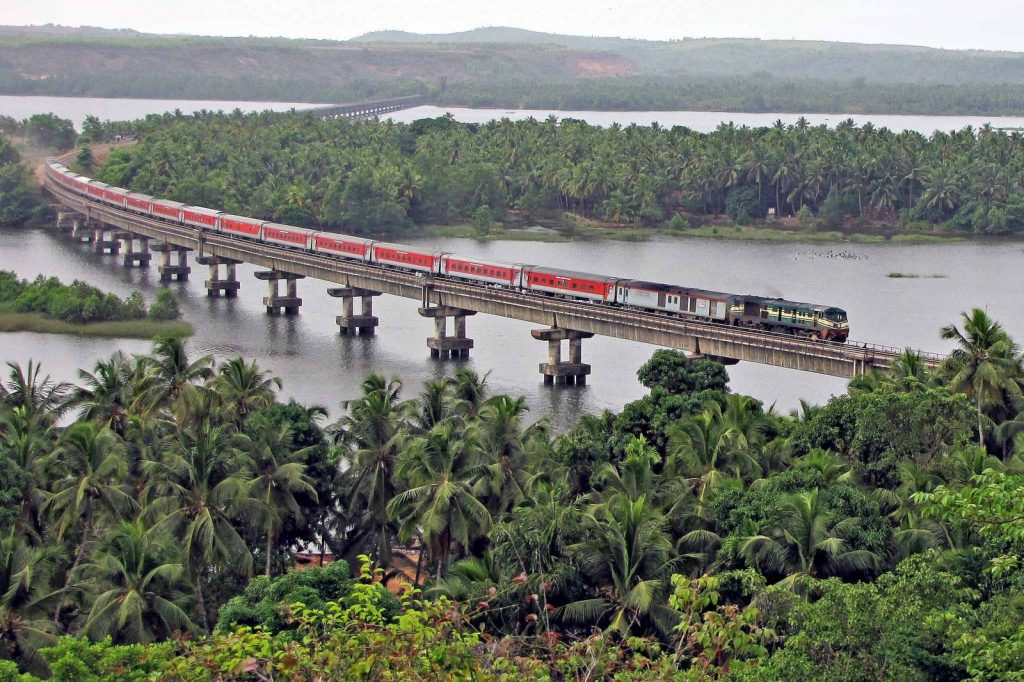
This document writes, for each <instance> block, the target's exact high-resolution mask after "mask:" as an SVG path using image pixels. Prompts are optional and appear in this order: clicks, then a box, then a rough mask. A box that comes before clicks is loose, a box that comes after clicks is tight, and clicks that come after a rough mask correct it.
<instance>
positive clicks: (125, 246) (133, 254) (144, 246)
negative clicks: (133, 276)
mask: <svg viewBox="0 0 1024 682" xmlns="http://www.w3.org/2000/svg"><path fill="white" fill-rule="evenodd" d="M114 236H115V237H116V238H118V239H120V240H121V244H122V254H121V262H122V263H124V266H125V267H126V268H131V267H135V266H138V267H140V268H148V267H149V261H150V260H152V259H153V254H151V253H150V252H149V237H146V236H145V235H141V234H134V233H132V232H115V233H114ZM135 240H138V241H139V250H138V251H136V250H135Z"/></svg>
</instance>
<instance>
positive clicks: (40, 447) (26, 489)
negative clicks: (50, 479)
mask: <svg viewBox="0 0 1024 682" xmlns="http://www.w3.org/2000/svg"><path fill="white" fill-rule="evenodd" d="M55 431H56V429H55V428H54V427H52V426H50V425H49V420H48V419H45V418H43V417H42V416H41V415H38V414H36V413H33V412H32V411H30V410H29V409H28V408H27V407H25V406H24V405H19V406H18V407H15V408H13V409H11V410H4V411H0V451H2V452H4V453H5V454H6V456H7V457H8V458H9V459H10V461H11V462H13V463H14V464H15V465H17V467H18V469H19V470H20V471H21V473H22V476H23V485H22V488H21V503H20V508H19V509H18V518H17V520H16V521H15V524H14V532H15V533H16V534H17V536H18V537H20V538H23V539H25V540H26V541H27V542H29V543H30V544H32V545H33V546H35V545H39V544H40V543H41V541H42V533H43V530H44V524H43V522H42V519H41V518H40V510H41V509H42V507H43V505H44V504H45V502H46V490H45V489H44V487H43V484H44V482H45V481H46V479H47V476H46V470H45V466H44V465H45V463H46V461H47V458H48V456H49V454H50V451H51V450H52V448H53V445H54V433H55Z"/></svg>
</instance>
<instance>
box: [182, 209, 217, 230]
mask: <svg viewBox="0 0 1024 682" xmlns="http://www.w3.org/2000/svg"><path fill="white" fill-rule="evenodd" d="M220 214H221V212H220V211H214V210H213V209H212V208H203V207H202V206H186V207H184V208H183V209H182V210H181V220H182V221H183V222H185V223H187V224H189V225H194V226H195V227H201V228H203V229H207V230H216V229H217V218H218V217H220Z"/></svg>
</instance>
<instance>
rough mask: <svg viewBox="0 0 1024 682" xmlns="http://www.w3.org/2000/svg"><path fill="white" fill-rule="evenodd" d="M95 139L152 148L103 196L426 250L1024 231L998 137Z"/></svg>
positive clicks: (470, 128) (404, 132)
mask: <svg viewBox="0 0 1024 682" xmlns="http://www.w3.org/2000/svg"><path fill="white" fill-rule="evenodd" d="M88 129H89V131H90V134H89V136H88V139H91V140H93V141H101V140H103V139H107V138H110V137H112V136H113V135H114V134H115V133H116V134H120V133H124V134H136V135H141V138H140V140H139V142H138V144H135V145H132V146H123V147H119V148H117V149H115V150H114V151H113V152H112V153H111V154H110V157H109V159H108V160H107V162H106V163H105V165H104V166H103V168H102V170H101V171H100V172H99V174H98V177H100V178H101V179H102V180H103V181H104V182H107V183H110V184H113V185H117V186H121V187H128V188H131V189H132V190H135V191H139V192H145V193H148V194H152V195H154V196H161V197H166V198H171V199H175V200H179V201H183V202H186V203H189V204H194V205H202V206H210V207H213V208H217V209H220V210H224V211H227V212H230V213H236V214H242V215H250V216H256V217H260V218H265V219H272V220H275V221H279V222H284V223H288V224H293V225H309V226H312V225H315V226H319V227H326V228H328V229H336V230H338V231H343V232H346V233H350V234H379V233H388V232H390V233H398V234H405V235H415V234H422V233H424V231H425V230H426V229H427V228H428V227H429V226H437V225H458V224H475V223H477V222H479V221H478V220H477V218H478V217H479V216H480V215H481V214H484V215H486V216H487V217H489V218H491V217H493V219H496V220H498V221H501V220H504V219H508V220H514V219H516V218H517V217H519V218H522V216H524V215H526V216H530V217H533V218H534V219H543V218H545V217H547V218H553V219H555V220H557V221H561V222H565V221H566V220H568V221H569V222H570V223H574V222H578V221H583V222H584V223H591V224H598V225H613V226H656V227H661V228H665V229H668V230H672V231H683V232H684V233H685V230H687V229H691V228H700V227H702V226H723V227H724V226H727V225H730V226H731V225H748V224H757V225H763V226H766V227H769V228H772V227H774V228H779V229H785V230H794V231H798V232H800V231H802V232H804V233H815V232H816V231H827V230H833V231H836V230H837V231H840V232H843V233H850V232H858V231H869V232H870V231H871V230H882V231H884V232H885V233H886V234H887V235H888V236H890V237H891V236H893V233H895V234H896V235H901V236H905V235H910V236H913V235H940V236H941V235H947V236H949V235H963V234H983V235H1000V234H1020V233H1021V232H1024V199H1022V197H1024V194H1022V191H1021V190H1022V187H1021V178H1022V177H1024V137H1022V136H1021V134H1020V132H1018V131H1012V132H1006V131H999V130H996V129H994V128H991V127H990V126H986V127H984V128H981V129H978V130H974V129H971V128H964V129H963V130H960V131H957V132H949V133H943V132H936V133H934V134H933V135H931V136H924V135H922V134H920V133H916V132H913V131H903V132H899V133H897V132H893V131H891V130H889V129H887V128H880V127H875V126H873V125H871V124H865V125H863V126H857V125H855V124H854V123H853V122H852V121H845V122H842V123H839V124H838V125H837V126H835V127H834V128H829V127H826V126H811V125H809V124H808V123H807V122H806V120H804V119H801V120H799V121H798V122H797V123H796V124H793V125H784V124H782V123H781V122H779V123H777V124H776V125H774V126H769V127H764V128H747V127H738V126H735V125H733V124H722V125H720V126H719V127H718V128H717V129H716V130H715V131H714V132H711V133H708V134H704V133H697V132H694V131H693V130H690V129H688V128H683V127H673V128H663V127H660V126H658V125H657V124H655V125H653V126H637V125H629V126H626V127H622V126H619V125H611V126H608V127H600V126H592V125H588V124H587V123H585V122H583V121H579V120H573V119H562V120H560V121H559V120H558V119H556V118H554V117H551V118H549V119H547V120H544V121H538V120H534V119H529V120H525V121H518V122H513V121H511V120H507V119H506V120H500V121H492V122H489V123H485V124H471V123H459V122H456V121H454V120H453V119H451V118H450V117H442V118H436V119H423V120H418V121H415V122H414V123H411V124H398V123H394V122H392V121H383V122H381V121H356V122H353V121H349V120H345V119H328V120H322V119H318V118H315V117H313V116H310V115H305V114H295V113H282V114H274V113H269V112H265V113H262V114H248V115H247V114H242V113H241V112H240V111H236V112H235V113H234V114H215V113H210V112H199V113H197V114H195V115H190V116H185V115H181V114H167V115H163V116H158V115H154V116H150V117H148V118H147V119H145V120H143V121H139V122H135V123H134V124H131V125H128V124H102V123H100V122H99V121H93V122H92V123H89V124H88ZM490 222H491V220H484V221H483V224H484V225H488V224H490Z"/></svg>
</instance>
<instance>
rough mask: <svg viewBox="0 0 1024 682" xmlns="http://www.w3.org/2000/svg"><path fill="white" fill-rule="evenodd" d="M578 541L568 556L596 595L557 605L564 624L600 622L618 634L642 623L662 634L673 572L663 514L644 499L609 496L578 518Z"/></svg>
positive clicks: (669, 617) (670, 617) (670, 620)
mask: <svg viewBox="0 0 1024 682" xmlns="http://www.w3.org/2000/svg"><path fill="white" fill-rule="evenodd" d="M583 533H584V539H583V540H582V541H581V542H579V543H577V544H576V545H573V546H572V547H570V552H571V554H572V556H573V557H574V559H575V560H576V562H577V564H578V565H579V567H580V569H581V570H582V571H583V572H584V574H585V575H586V576H587V577H588V580H589V581H590V583H591V584H593V585H597V586H599V587H598V589H597V590H596V594H595V595H594V596H592V597H589V598H586V599H580V600H577V601H574V602H572V603H569V604H566V605H565V606H563V607H561V608H560V609H559V610H558V611H557V612H556V615H558V616H559V617H560V618H561V619H563V620H564V621H565V622H567V623H591V624H592V623H601V624H603V625H605V627H606V629H607V630H609V631H611V632H617V633H620V634H623V635H626V634H629V633H630V632H633V631H635V630H636V629H638V628H639V627H641V626H642V625H645V624H647V623H651V624H653V625H654V626H655V627H657V628H658V630H660V631H662V632H667V631H669V630H670V629H671V627H672V626H673V625H674V613H673V612H672V610H671V609H669V608H668V606H667V605H666V604H665V603H664V599H665V594H666V590H667V582H668V577H669V575H670V574H671V573H672V572H673V570H674V569H675V561H674V559H675V557H674V552H673V549H672V541H671V538H670V537H669V534H668V531H667V523H666V519H665V516H664V515H663V514H662V513H661V512H660V511H659V510H658V509H657V508H656V506H655V505H654V504H653V503H652V502H651V500H650V499H648V498H647V497H646V496H643V495H641V496H640V497H638V498H637V499H635V500H634V499H631V498H630V497H629V496H628V495H625V494H618V495H614V496H611V497H610V498H609V499H607V500H606V501H605V502H603V503H602V504H599V505H596V506H595V507H594V508H593V509H592V510H591V511H590V512H589V513H587V514H586V516H584V519H583Z"/></svg>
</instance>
